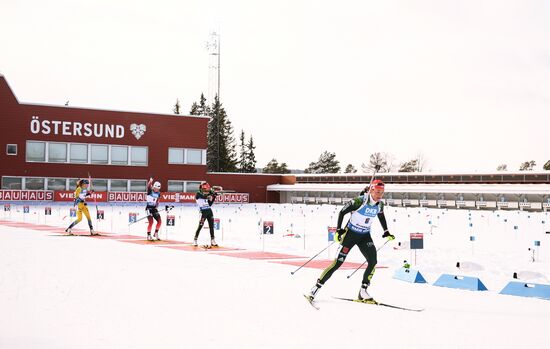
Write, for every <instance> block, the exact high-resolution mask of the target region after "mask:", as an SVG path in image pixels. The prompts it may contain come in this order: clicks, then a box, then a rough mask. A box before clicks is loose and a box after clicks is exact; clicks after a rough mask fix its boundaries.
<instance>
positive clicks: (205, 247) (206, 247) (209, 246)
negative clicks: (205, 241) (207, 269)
mask: <svg viewBox="0 0 550 349" xmlns="http://www.w3.org/2000/svg"><path fill="white" fill-rule="evenodd" d="M199 247H202V248H204V249H205V250H209V249H211V248H218V247H220V246H212V245H201V246H199Z"/></svg>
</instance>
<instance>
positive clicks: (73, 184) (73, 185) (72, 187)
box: [69, 178, 79, 190]
mask: <svg viewBox="0 0 550 349" xmlns="http://www.w3.org/2000/svg"><path fill="white" fill-rule="evenodd" d="M78 180H79V179H78V178H70V179H69V190H76V182H78Z"/></svg>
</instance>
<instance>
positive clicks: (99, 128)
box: [30, 116, 147, 139]
mask: <svg viewBox="0 0 550 349" xmlns="http://www.w3.org/2000/svg"><path fill="white" fill-rule="evenodd" d="M30 129H31V132H32V133H33V134H39V133H41V134H44V135H49V134H53V135H62V136H80V137H96V138H124V134H125V128H124V126H122V125H115V124H98V123H91V122H84V123H82V122H78V121H74V122H73V121H58V120H40V117H38V116H33V117H32V119H31V124H30ZM146 130H147V128H146V127H145V125H143V124H140V125H137V124H132V125H131V126H130V132H131V133H132V134H133V135H134V137H136V139H140V138H141V136H143V134H144V133H145V131H146Z"/></svg>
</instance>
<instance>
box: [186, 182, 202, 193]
mask: <svg viewBox="0 0 550 349" xmlns="http://www.w3.org/2000/svg"><path fill="white" fill-rule="evenodd" d="M186 184H187V186H186V188H185V191H186V192H188V193H194V192H196V191H199V186H200V185H201V182H187V183H186Z"/></svg>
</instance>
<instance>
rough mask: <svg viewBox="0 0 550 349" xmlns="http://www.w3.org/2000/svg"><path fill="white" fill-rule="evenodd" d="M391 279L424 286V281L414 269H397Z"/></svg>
mask: <svg viewBox="0 0 550 349" xmlns="http://www.w3.org/2000/svg"><path fill="white" fill-rule="evenodd" d="M393 278H394V279H397V280H401V281H406V282H412V283H417V284H425V283H426V279H424V277H423V276H422V274H420V271H418V270H416V269H407V268H399V269H397V270H396V271H395V274H393Z"/></svg>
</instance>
